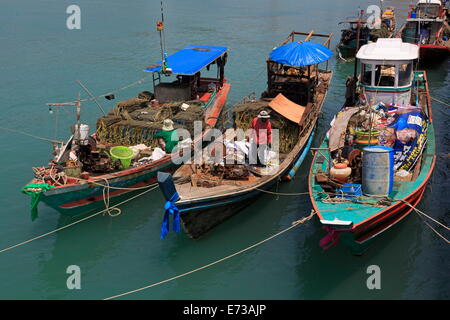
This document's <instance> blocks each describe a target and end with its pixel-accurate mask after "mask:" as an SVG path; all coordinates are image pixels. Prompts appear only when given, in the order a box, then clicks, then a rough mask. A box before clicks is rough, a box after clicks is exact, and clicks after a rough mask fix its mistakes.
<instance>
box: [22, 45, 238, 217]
mask: <svg viewBox="0 0 450 320" xmlns="http://www.w3.org/2000/svg"><path fill="white" fill-rule="evenodd" d="M227 51H228V49H227V48H226V47H220V46H204V45H191V46H188V47H186V48H184V49H182V50H180V51H177V52H175V53H174V54H172V55H170V56H168V57H167V55H166V54H164V55H163V59H162V60H161V61H160V62H158V63H157V64H155V65H150V66H147V67H146V68H145V71H147V72H150V73H151V74H152V80H153V92H149V91H144V92H141V93H140V94H139V95H138V97H136V98H131V99H128V100H124V101H121V102H119V103H117V104H116V106H115V107H114V108H113V109H111V110H110V111H109V113H108V114H105V115H104V116H102V117H100V118H99V119H98V120H97V128H96V131H95V133H93V134H89V126H87V125H85V124H82V123H81V121H80V112H81V101H80V99H78V100H77V101H75V102H73V103H64V104H50V108H55V107H60V106H64V105H71V106H76V108H77V122H76V124H75V126H73V127H72V131H73V135H72V136H71V137H70V139H69V140H68V141H67V142H65V143H62V144H61V145H59V146H56V147H55V150H54V155H55V156H54V158H53V159H52V161H51V162H50V163H49V164H48V165H47V166H43V167H36V168H33V170H34V173H35V176H34V178H33V179H32V181H31V182H30V183H29V184H28V185H27V186H25V187H24V188H23V191H24V192H25V193H28V194H31V195H32V196H33V200H32V208H33V209H32V211H33V212H34V214H33V217H36V215H37V203H38V201H39V199H40V200H41V201H42V202H44V203H45V204H47V205H48V206H50V207H52V208H54V209H56V210H58V211H59V212H60V213H62V214H65V215H70V216H73V215H75V214H78V213H82V212H83V213H84V212H87V211H90V210H91V209H92V208H96V207H97V206H95V205H96V204H103V202H104V201H106V202H105V205H106V204H107V203H108V204H109V201H110V200H111V201H114V199H116V198H118V197H119V196H125V195H127V194H129V193H131V192H133V191H136V190H139V189H143V188H146V187H148V186H149V185H150V184H152V183H154V182H156V173H157V172H158V171H173V170H175V169H176V167H177V165H176V164H175V162H173V161H172V160H173V159H172V156H171V153H170V152H169V150H168V149H166V150H164V149H161V148H160V146H159V144H158V143H157V138H156V137H155V134H157V133H158V131H159V130H161V128H162V127H163V126H164V123H166V121H165V120H167V119H169V127H170V126H172V127H173V128H172V129H174V130H175V129H177V128H184V129H187V130H188V131H189V132H190V133H191V134H192V135H191V137H192V140H193V141H197V140H201V139H202V136H203V134H204V133H205V132H206V131H207V130H208V129H210V128H214V127H215V125H216V123H217V120H218V117H219V115H220V113H221V111H222V109H223V107H224V105H225V103H226V100H227V96H228V92H229V90H230V84H229V83H228V82H227V80H226V78H225V74H224V67H225V64H226V60H227V54H228V53H227ZM213 65H216V67H217V77H204V76H202V75H201V72H203V69H205V68H207V69H208V70H209V69H210V67H211V66H213ZM106 98H109V99H111V98H113V97H111V96H108V97H106ZM194 121H200V123H202V125H203V128H202V129H201V130H200V131H199V132H197V134H196V133H195V130H194V128H193V126H194ZM170 122H171V123H172V124H170ZM169 129H170V128H169ZM165 151H167V152H165ZM105 191H106V195H105ZM105 197H107V199H105ZM111 203H112V202H111Z"/></svg>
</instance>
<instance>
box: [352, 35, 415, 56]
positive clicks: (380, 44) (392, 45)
mask: <svg viewBox="0 0 450 320" xmlns="http://www.w3.org/2000/svg"><path fill="white" fill-rule="evenodd" d="M418 57H419V46H417V45H415V44H411V43H406V42H403V41H402V39H400V38H379V39H378V40H377V42H372V43H369V44H365V45H363V46H362V47H361V49H359V51H358V53H357V54H356V58H358V59H361V60H415V59H417V58H418Z"/></svg>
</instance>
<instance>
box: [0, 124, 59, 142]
mask: <svg viewBox="0 0 450 320" xmlns="http://www.w3.org/2000/svg"><path fill="white" fill-rule="evenodd" d="M0 130H5V131H11V132H15V133H19V134H23V135H25V136H29V137H32V138H36V139H38V140H44V141H48V142H51V143H64V142H63V141H58V140H53V139H48V138H42V137H39V136H35V135H33V134H30V133H27V132H24V131H20V130H16V129H10V128H5V127H0Z"/></svg>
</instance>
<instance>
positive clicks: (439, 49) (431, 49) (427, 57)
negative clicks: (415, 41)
mask: <svg viewBox="0 0 450 320" xmlns="http://www.w3.org/2000/svg"><path fill="white" fill-rule="evenodd" d="M419 47H420V51H419V54H420V59H421V60H422V61H433V60H435V59H442V58H446V57H447V56H448V55H449V54H450V48H448V47H446V46H438V45H432V44H428V45H419Z"/></svg>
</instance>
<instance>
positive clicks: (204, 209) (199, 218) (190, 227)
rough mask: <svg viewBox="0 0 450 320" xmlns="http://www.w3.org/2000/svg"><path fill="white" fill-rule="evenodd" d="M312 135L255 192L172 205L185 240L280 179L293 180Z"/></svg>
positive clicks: (248, 203) (228, 214) (230, 215)
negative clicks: (281, 168) (176, 210)
mask: <svg viewBox="0 0 450 320" xmlns="http://www.w3.org/2000/svg"><path fill="white" fill-rule="evenodd" d="M314 131H315V129H314V130H312V131H311V133H310V136H309V137H308V140H307V143H306V144H305V145H304V146H303V148H301V149H300V151H299V152H298V153H297V155H296V156H295V157H294V158H293V159H292V160H291V163H290V164H289V165H288V166H287V167H286V168H285V169H284V170H280V171H279V172H278V173H277V174H276V175H274V176H272V177H271V179H269V180H268V181H266V182H265V183H264V184H263V185H260V186H259V187H258V188H252V189H249V190H246V191H242V192H239V193H234V194H233V195H229V194H225V195H223V196H219V197H214V198H206V199H204V200H197V201H192V202H189V203H177V204H176V205H177V207H178V209H179V210H180V218H181V221H182V224H183V228H184V230H185V232H186V233H187V234H188V236H189V237H191V238H192V239H198V238H200V237H202V236H203V235H204V234H206V233H207V232H208V231H210V230H211V229H213V228H214V227H216V226H218V225H219V224H221V223H222V222H223V221H225V220H227V219H228V218H230V217H232V216H234V215H235V214H237V213H238V212H239V211H240V210H242V209H243V208H245V207H246V206H248V205H250V204H251V203H252V202H253V200H254V199H255V198H257V197H258V196H259V195H261V194H262V193H264V191H260V190H268V189H270V188H271V187H272V186H273V185H275V184H276V183H277V182H278V181H279V180H280V179H281V178H284V177H289V180H290V179H291V178H293V177H294V175H295V172H296V170H297V169H298V168H299V167H300V166H301V164H302V162H303V160H304V159H305V157H306V155H307V154H308V151H309V149H310V147H311V142H312V138H313V136H314Z"/></svg>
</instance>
